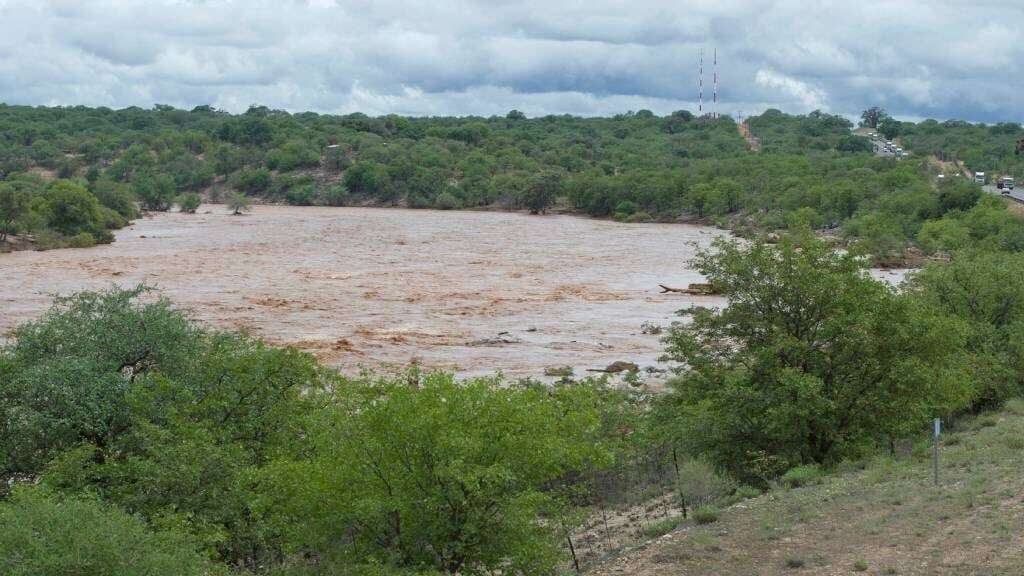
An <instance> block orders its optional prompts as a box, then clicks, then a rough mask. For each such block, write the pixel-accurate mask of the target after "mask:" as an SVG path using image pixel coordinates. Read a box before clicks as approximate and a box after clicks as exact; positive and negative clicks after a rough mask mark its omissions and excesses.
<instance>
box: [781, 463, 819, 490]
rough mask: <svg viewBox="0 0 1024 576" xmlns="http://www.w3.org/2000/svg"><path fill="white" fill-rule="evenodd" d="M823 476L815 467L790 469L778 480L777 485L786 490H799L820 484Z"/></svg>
mask: <svg viewBox="0 0 1024 576" xmlns="http://www.w3.org/2000/svg"><path fill="white" fill-rule="evenodd" d="M822 477H823V474H822V472H821V469H820V468H818V467H817V466H797V467H796V468H791V469H790V470H788V471H787V472H786V473H785V474H783V475H782V476H781V477H780V478H779V483H780V484H782V485H783V486H785V487H787V488H799V487H801V486H807V485H809V484H817V483H818V482H821V479H822Z"/></svg>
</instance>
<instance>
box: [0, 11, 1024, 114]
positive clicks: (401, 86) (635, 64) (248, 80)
mask: <svg viewBox="0 0 1024 576" xmlns="http://www.w3.org/2000/svg"><path fill="white" fill-rule="evenodd" d="M1022 21H1024V3H1022V2H1019V1H1018V0H987V1H984V2H977V1H975V0H901V1H900V2H892V1H891V0H861V1H860V2H857V3H856V4H851V3H844V2H840V1H839V0H827V1H822V2H817V3H808V2H806V0H691V1H688V2H685V3H683V2H678V1H677V0H635V1H634V2H631V3H622V2H621V1H619V0H590V1H588V2H583V1H582V0H564V1H559V0H517V1H513V0H435V1H434V2H410V1H408V0H337V1H332V0H0V101H4V102H8V103H25V104H39V103H47V104H52V103H62V104H88V105H106V106H128V105H138V106H151V105H152V104H154V103H157V102H159V103H166V104H172V105H176V106H180V107H191V106H194V105H197V104H203V103H211V104H214V105H217V106H222V107H225V108H228V109H230V110H232V111H240V110H244V109H245V108H246V107H247V106H248V105H249V104H251V103H255V102H259V103H262V104H266V105H268V106H272V107H275V108H285V109H289V110H295V111H299V110H308V109H312V110H316V111H324V112H334V111H352V110H361V111H365V112H368V113H386V112H401V113H414V114H433V113H437V114H441V113H443V114H491V113H504V112H505V111H507V110H508V109H509V108H519V109H522V110H525V111H528V112H530V113H537V114H539V113H573V114H607V113H614V112H621V111H624V110H627V109H636V108H640V107H644V108H650V109H652V110H655V111H656V112H668V111H670V110H672V109H676V108H680V107H687V108H690V109H695V108H696V104H695V100H696V98H697V94H696V84H697V78H696V54H697V50H698V48H699V47H701V46H704V47H705V48H706V49H707V50H709V51H710V49H711V48H712V47H717V49H718V54H719V60H720V63H721V64H720V70H719V75H720V79H721V82H720V83H721V89H720V100H721V102H722V103H721V105H720V106H719V109H720V110H721V111H724V112H730V111H739V110H743V111H744V112H745V113H747V114H750V113H756V112H757V111H759V110H761V109H764V108H765V107H776V108H780V109H782V110H786V111H790V112H806V111H808V110H811V109H815V108H822V109H828V110H831V111H833V112H836V113H841V114H852V115H855V114H858V113H859V111H860V110H861V109H863V108H865V107H867V106H870V105H874V104H880V105H883V106H885V107H887V108H888V109H889V110H890V111H891V112H893V113H895V114H897V115H906V116H936V117H964V118H967V119H979V120H995V119H1016V120H1020V119H1021V118H1022V117H1024V98H1020V97H1019V95H1020V94H1021V92H1022V90H1024V85H1022V84H1024V81H1022V80H1021V78H1024V70H1022V67H1024V64H1022V63H1024V43H1022V42H1017V41H1015V35H1016V32H1015V30H1014V28H1013V27H1014V26H1015V23H1018V22H1022ZM710 78H711V71H710V70H707V71H706V78H705V85H706V86H708V85H709V84H710ZM709 94H710V87H709V86H708V89H707V90H706V91H705V95H709Z"/></svg>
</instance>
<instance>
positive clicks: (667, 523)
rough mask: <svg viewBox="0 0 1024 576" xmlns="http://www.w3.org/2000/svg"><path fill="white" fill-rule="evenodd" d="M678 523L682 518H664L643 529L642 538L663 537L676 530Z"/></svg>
mask: <svg viewBox="0 0 1024 576" xmlns="http://www.w3.org/2000/svg"><path fill="white" fill-rule="evenodd" d="M680 522H682V518H678V517H676V518H665V519H664V520H659V521H657V522H654V523H653V524H648V525H647V527H646V528H644V536H647V537H648V538H657V537H658V536H663V535H665V534H668V533H669V532H671V531H673V530H675V529H676V528H678V527H679V523H680Z"/></svg>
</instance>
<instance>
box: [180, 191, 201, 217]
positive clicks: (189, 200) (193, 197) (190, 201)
mask: <svg viewBox="0 0 1024 576" xmlns="http://www.w3.org/2000/svg"><path fill="white" fill-rule="evenodd" d="M202 203H203V198H202V196H200V195H199V194H196V193H195V192H192V193H189V194H182V195H181V196H178V208H180V209H181V211H182V212H184V213H186V214H195V211H196V210H198V209H199V205H200V204H202Z"/></svg>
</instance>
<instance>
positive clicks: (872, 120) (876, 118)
mask: <svg viewBox="0 0 1024 576" xmlns="http://www.w3.org/2000/svg"><path fill="white" fill-rule="evenodd" d="M888 117H889V115H888V114H886V112H885V110H883V109H882V108H879V107H878V106H872V107H871V108H868V109H867V110H865V111H864V112H862V113H861V115H860V125H861V126H864V127H865V128H878V125H879V124H881V123H882V122H883V121H884V120H885V119H886V118H888Z"/></svg>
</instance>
